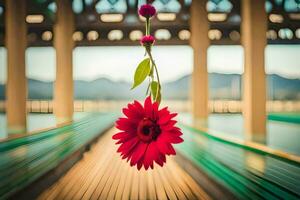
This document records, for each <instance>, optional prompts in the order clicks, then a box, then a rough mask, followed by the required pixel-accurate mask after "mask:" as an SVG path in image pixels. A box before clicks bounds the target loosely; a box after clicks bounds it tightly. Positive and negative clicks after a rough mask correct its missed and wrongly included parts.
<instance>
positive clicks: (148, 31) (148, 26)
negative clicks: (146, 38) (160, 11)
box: [146, 17, 150, 35]
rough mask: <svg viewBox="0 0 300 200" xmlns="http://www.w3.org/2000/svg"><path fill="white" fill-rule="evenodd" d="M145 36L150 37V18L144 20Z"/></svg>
mask: <svg viewBox="0 0 300 200" xmlns="http://www.w3.org/2000/svg"><path fill="white" fill-rule="evenodd" d="M146 35H150V18H149V17H147V18H146Z"/></svg>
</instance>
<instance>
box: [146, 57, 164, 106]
mask: <svg viewBox="0 0 300 200" xmlns="http://www.w3.org/2000/svg"><path fill="white" fill-rule="evenodd" d="M147 53H148V55H149V58H150V60H151V62H152V64H153V66H154V69H155V73H156V77H157V82H158V87H157V94H156V99H155V101H156V100H157V97H158V91H159V89H161V88H160V80H159V75H158V69H157V66H156V64H155V62H154V59H153V57H152V54H151V52H150V51H147Z"/></svg>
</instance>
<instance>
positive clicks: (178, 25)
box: [0, 0, 300, 199]
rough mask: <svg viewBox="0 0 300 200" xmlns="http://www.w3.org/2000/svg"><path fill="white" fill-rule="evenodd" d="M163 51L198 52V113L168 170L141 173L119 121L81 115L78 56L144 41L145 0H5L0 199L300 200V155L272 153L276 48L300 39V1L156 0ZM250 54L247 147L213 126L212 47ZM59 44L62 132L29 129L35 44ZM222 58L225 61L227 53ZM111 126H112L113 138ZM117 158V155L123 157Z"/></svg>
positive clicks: (1, 0)
mask: <svg viewBox="0 0 300 200" xmlns="http://www.w3.org/2000/svg"><path fill="white" fill-rule="evenodd" d="M151 2H152V3H153V5H154V6H155V7H156V8H157V11H158V14H157V15H156V16H155V18H154V19H153V25H152V26H153V29H152V33H151V34H153V35H154V36H155V37H156V39H157V45H190V46H191V47H192V49H193V60H194V62H193V63H194V66H193V72H192V88H191V94H192V96H191V102H192V116H193V117H192V118H191V119H188V120H187V119H181V120H180V127H181V128H182V130H183V132H184V139H185V142H184V143H183V144H181V145H179V146H178V147H177V150H178V152H179V155H177V156H176V157H175V158H171V159H170V160H169V162H168V163H169V164H168V165H167V167H166V168H163V169H159V168H158V169H155V170H153V171H151V172H148V171H139V172H138V171H136V170H135V169H133V168H130V167H128V165H127V163H125V162H124V163H123V162H122V161H121V160H120V159H119V158H118V156H117V155H114V154H113V152H114V151H115V146H114V145H113V144H112V142H111V140H110V138H111V137H110V136H111V133H112V132H113V131H114V130H109V128H110V127H112V125H113V123H114V121H115V120H116V118H117V116H118V114H116V113H106V114H103V113H102V114H99V113H94V114H92V115H90V116H88V117H85V118H84V119H82V120H74V119H73V114H74V106H73V105H74V98H73V96H74V92H73V54H72V52H73V49H74V48H75V47H76V46H114V45H115V46H116V45H119V46H120V45H126V46H127V45H139V39H140V38H141V37H142V35H143V20H144V19H142V18H140V17H139V16H138V15H137V8H138V7H139V6H140V5H141V4H143V3H146V1H143V0H73V1H71V0H56V1H54V0H24V1H19V0H0V46H5V47H6V49H7V69H8V70H7V84H6V105H5V110H6V117H7V127H8V133H9V137H8V139H5V140H3V141H0V154H1V156H0V168H1V172H0V176H1V181H0V199H1V198H4V199H6V198H20V199H21V198H25V197H27V198H40V199H91V198H92V199H121V198H122V199H220V198H223V197H224V198H228V199H235V198H237V199H264V198H267V199H280V198H288V199H299V198H300V188H299V185H300V182H299V180H300V177H299V174H300V158H299V157H298V156H295V155H292V154H289V153H285V152H282V151H277V150H274V149H271V148H270V147H267V146H265V145H264V144H265V143H266V139H267V130H266V128H267V124H266V122H267V115H266V80H265V79H266V78H265V77H266V75H265V70H264V69H265V53H264V52H265V47H266V45H267V44H270V45H272V44H300V2H299V1H298V0H266V1H262V0H243V1H240V0H208V1H206V0H155V1H151ZM210 45H242V46H243V48H244V58H245V59H244V74H243V87H244V88H243V91H244V94H243V117H244V130H245V134H246V141H243V142H241V141H236V140H235V139H230V138H224V137H220V136H219V135H218V134H215V133H214V132H210V131H209V130H208V129H206V128H205V123H206V122H207V118H208V115H209V109H208V93H209V91H208V72H207V50H208V48H209V46H210ZM43 46H54V48H55V50H56V80H55V87H54V95H53V96H54V101H53V102H54V104H53V112H54V115H55V118H56V123H57V127H55V128H53V129H47V130H42V131H38V132H36V133H33V134H27V135H26V134H25V135H19V134H20V133H26V132H27V131H26V126H27V107H26V101H27V80H26V64H25V63H26V62H25V51H26V48H27V47H43ZM216 59H217V58H216ZM296 123H298V122H297V121H296ZM108 130H109V131H108ZM112 155H113V156H112Z"/></svg>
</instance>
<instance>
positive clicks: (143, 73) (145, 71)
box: [131, 58, 151, 89]
mask: <svg viewBox="0 0 300 200" xmlns="http://www.w3.org/2000/svg"><path fill="white" fill-rule="evenodd" d="M150 70H151V68H150V59H149V58H146V59H144V60H143V61H142V62H141V63H140V64H139V66H138V67H137V68H136V70H135V74H134V83H133V86H132V87H131V89H133V88H135V87H136V86H138V85H140V84H141V83H142V82H143V81H144V80H145V79H146V77H147V76H148V75H149V74H150Z"/></svg>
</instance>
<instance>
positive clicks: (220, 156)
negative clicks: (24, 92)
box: [177, 124, 300, 199]
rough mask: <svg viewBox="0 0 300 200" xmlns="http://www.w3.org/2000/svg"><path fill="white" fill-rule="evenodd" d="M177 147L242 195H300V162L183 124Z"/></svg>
mask: <svg viewBox="0 0 300 200" xmlns="http://www.w3.org/2000/svg"><path fill="white" fill-rule="evenodd" d="M180 128H182V131H183V133H184V140H185V141H184V143H182V144H179V145H177V150H178V151H179V152H180V153H181V154H182V155H184V156H185V157H186V158H188V159H189V160H190V161H192V162H193V163H194V165H196V166H198V167H199V168H200V169H201V170H203V171H204V172H205V173H206V174H208V175H209V176H210V177H211V178H212V179H214V180H215V181H217V182H218V183H219V184H221V185H222V186H224V187H225V188H227V189H229V190H230V191H231V192H232V193H234V194H235V195H236V196H237V197H238V198H239V199H299V198H300V164H299V163H297V162H293V161H290V160H285V159H284V158H279V157H276V156H273V155H270V154H269V153H266V152H262V151H259V150H255V149H251V148H247V147H245V146H241V145H238V144H233V143H231V142H226V141H224V140H222V139H218V138H215V137H213V136H210V135H209V134H207V133H206V132H203V131H200V130H197V129H194V128H192V127H190V126H187V125H183V124H180Z"/></svg>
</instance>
